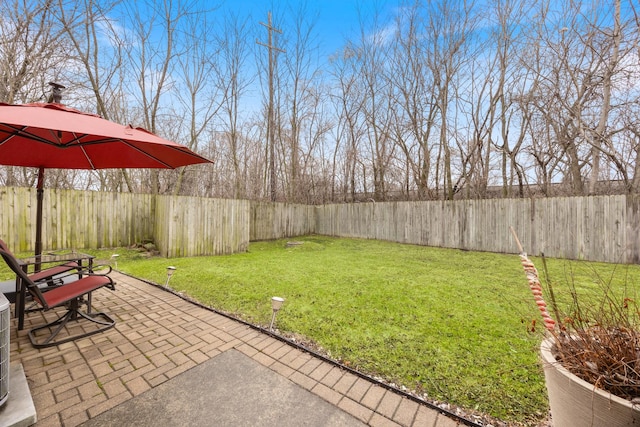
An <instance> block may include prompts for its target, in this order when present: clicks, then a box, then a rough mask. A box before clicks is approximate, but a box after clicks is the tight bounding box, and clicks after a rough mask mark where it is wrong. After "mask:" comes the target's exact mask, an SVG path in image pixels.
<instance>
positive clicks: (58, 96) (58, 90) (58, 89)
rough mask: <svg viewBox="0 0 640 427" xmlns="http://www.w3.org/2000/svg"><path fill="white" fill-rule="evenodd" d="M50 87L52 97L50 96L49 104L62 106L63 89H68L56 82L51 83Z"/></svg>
mask: <svg viewBox="0 0 640 427" xmlns="http://www.w3.org/2000/svg"><path fill="white" fill-rule="evenodd" d="M49 86H51V95H49V99H48V100H47V102H48V103H50V104H51V103H54V104H60V101H62V89H66V87H64V86H62V85H61V84H60V83H55V82H49Z"/></svg>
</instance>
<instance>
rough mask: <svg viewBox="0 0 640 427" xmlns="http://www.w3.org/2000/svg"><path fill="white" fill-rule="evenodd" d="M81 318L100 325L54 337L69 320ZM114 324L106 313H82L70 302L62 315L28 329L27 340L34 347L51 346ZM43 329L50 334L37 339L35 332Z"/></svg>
mask: <svg viewBox="0 0 640 427" xmlns="http://www.w3.org/2000/svg"><path fill="white" fill-rule="evenodd" d="M78 316H79V317H78ZM82 319H85V320H87V321H89V322H92V323H95V324H97V325H100V327H98V328H97V329H95V330H92V331H89V332H83V333H81V334H76V335H71V336H67V337H64V338H61V339H58V340H56V339H55V338H56V336H57V335H58V334H59V333H60V331H62V329H64V327H65V326H67V324H68V323H69V321H72V322H80V321H82ZM115 324H116V321H115V320H113V319H112V318H111V317H110V316H109V315H107V314H106V313H102V312H94V313H84V312H82V311H80V310H79V309H78V307H77V304H76V303H75V302H74V303H72V304H71V308H70V309H69V310H67V312H66V313H64V314H63V315H62V316H60V317H59V318H58V319H56V320H54V321H53V322H50V323H47V324H46V325H42V326H38V327H36V328H33V329H31V330H30V331H29V340H30V341H31V344H32V345H33V346H34V347H35V348H43V347H52V346H55V345H58V344H62V343H65V342H69V341H73V340H77V339H80V338H85V337H88V336H90V335H94V334H97V333H100V332H104V331H106V330H107V329H110V328H113V327H114V326H115ZM43 329H48V330H49V331H50V334H49V335H48V336H46V337H45V338H44V339H42V336H40V340H38V337H37V336H36V333H37V332H38V331H41V330H43Z"/></svg>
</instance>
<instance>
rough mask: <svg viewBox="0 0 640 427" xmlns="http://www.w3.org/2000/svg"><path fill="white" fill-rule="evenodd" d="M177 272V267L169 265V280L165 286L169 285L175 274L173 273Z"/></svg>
mask: <svg viewBox="0 0 640 427" xmlns="http://www.w3.org/2000/svg"><path fill="white" fill-rule="evenodd" d="M175 272H176V268H175V267H174V266H172V265H170V266H169V267H167V281H166V283H165V284H164V287H165V288H166V287H167V286H169V279H171V276H173V273H175Z"/></svg>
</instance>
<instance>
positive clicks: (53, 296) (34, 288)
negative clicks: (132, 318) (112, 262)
mask: <svg viewBox="0 0 640 427" xmlns="http://www.w3.org/2000/svg"><path fill="white" fill-rule="evenodd" d="M0 256H2V258H3V259H4V261H5V262H6V263H7V265H8V266H9V268H11V270H13V272H14V273H15V274H16V275H17V276H18V277H19V278H20V279H22V284H23V286H26V289H27V291H28V292H29V293H30V294H31V296H32V297H33V299H34V301H35V302H36V303H38V304H39V305H40V306H41V307H42V309H43V310H45V311H48V310H52V309H54V308H56V307H61V306H66V308H67V311H66V312H65V313H64V314H63V315H61V316H59V317H58V319H56V320H54V321H53V322H50V323H47V324H46V325H43V326H38V327H35V328H33V329H31V330H30V331H29V340H30V341H31V344H32V345H33V346H34V347H37V348H39V347H51V346H54V345H58V344H62V343H65V342H69V341H73V340H76V339H79V338H84V337H87V336H89V335H93V334H97V333H99V332H103V331H105V330H107V329H109V328H112V327H113V326H115V324H116V322H115V320H113V319H112V318H111V317H110V316H109V315H107V314H106V313H102V312H91V306H90V304H87V305H88V308H87V312H83V311H82V310H80V307H81V305H82V304H83V299H84V297H85V296H87V297H88V298H89V297H90V294H91V292H93V291H95V290H97V289H100V288H103V287H107V288H109V289H111V290H115V284H114V282H113V280H112V279H111V277H109V276H108V274H109V273H110V272H111V267H109V266H106V268H107V269H108V271H107V272H106V273H96V272H93V271H88V270H80V271H79V274H80V275H81V277H80V278H79V279H78V280H76V281H74V282H71V283H68V284H66V285H64V286H58V287H55V288H53V289H51V290H49V291H48V292H42V291H41V289H40V288H39V287H38V282H35V281H34V280H33V279H32V278H31V276H33V275H28V274H27V273H25V272H24V271H23V270H22V268H21V266H20V264H19V263H18V260H17V259H16V258H15V257H14V256H13V254H11V252H7V251H6V250H4V248H2V247H0ZM54 268H55V267H54ZM36 274H37V273H36ZM89 300H91V299H90V298H89ZM83 319H84V320H87V321H89V322H92V323H94V324H96V325H97V329H93V330H91V329H90V328H89V330H88V332H87V331H86V330H84V331H83V332H81V333H79V334H75V335H70V336H66V337H63V338H60V339H58V340H56V337H57V336H58V334H59V333H60V331H62V330H63V329H64V328H65V326H67V324H68V323H69V321H81V320H83ZM45 329H47V330H49V335H48V336H46V337H44V338H42V337H41V336H38V334H37V332H38V331H42V330H45Z"/></svg>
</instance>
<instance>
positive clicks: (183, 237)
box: [0, 187, 640, 263]
mask: <svg viewBox="0 0 640 427" xmlns="http://www.w3.org/2000/svg"><path fill="white" fill-rule="evenodd" d="M35 206H36V192H35V190H34V189H30V188H13V187H0V233H2V234H1V235H0V238H2V239H4V240H5V241H6V242H7V243H8V244H9V246H10V247H11V248H13V249H14V250H15V251H31V250H33V242H34V240H35ZM43 211H44V223H43V247H44V248H46V249H50V250H56V249H61V248H67V249H83V248H100V247H117V246H129V245H132V244H134V243H139V242H142V241H144V240H147V239H148V240H152V241H154V242H155V243H156V245H157V246H158V248H159V249H160V252H161V253H162V254H163V255H164V256H169V257H178V256H195V255H217V254H230V253H235V252H243V251H246V250H247V248H248V245H249V241H255V240H271V239H278V238H287V237H295V236H300V235H305V234H313V233H315V234H324V235H330V236H339V237H360V238H365V239H379V240H388V241H393V242H401V243H411V244H417V245H425V246H439V247H446V248H459V249H468V250H479V251H490V252H502V253H515V252H516V246H515V243H514V241H513V238H512V236H511V235H510V233H509V226H513V227H514V229H515V230H516V232H517V233H518V235H519V236H520V240H521V241H522V243H523V245H524V246H525V250H526V251H527V252H528V253H530V254H532V255H538V254H540V253H541V252H544V253H545V255H547V256H550V257H558V258H568V259H585V260H591V261H604V262H621V263H638V262H640V197H639V196H628V195H627V196H625V195H616V196H594V197H566V198H534V199H490V200H462V201H429V202H385V203H380V202H378V203H374V202H372V203H354V204H335V205H323V206H307V205H296V204H288V203H264V202H249V201H246V200H221V199H205V198H198V197H182V196H151V195H145V194H130V193H99V192H90V191H89V192H84V191H74V190H45V192H44V209H43Z"/></svg>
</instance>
